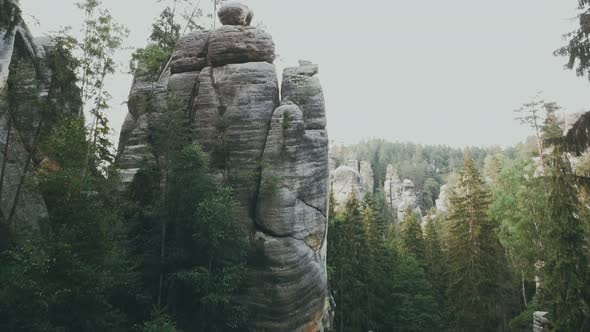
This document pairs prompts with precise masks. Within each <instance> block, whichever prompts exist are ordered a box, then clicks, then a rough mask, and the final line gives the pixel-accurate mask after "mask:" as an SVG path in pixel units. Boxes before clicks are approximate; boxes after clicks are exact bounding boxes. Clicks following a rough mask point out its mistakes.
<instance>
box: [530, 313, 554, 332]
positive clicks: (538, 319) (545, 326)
mask: <svg viewBox="0 0 590 332" xmlns="http://www.w3.org/2000/svg"><path fill="white" fill-rule="evenodd" d="M548 314H549V313H548V312H545V311H535V312H533V332H549V331H550V329H551V322H549V319H547V315H548Z"/></svg>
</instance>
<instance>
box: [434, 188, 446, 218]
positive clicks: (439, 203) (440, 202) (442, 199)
mask: <svg viewBox="0 0 590 332" xmlns="http://www.w3.org/2000/svg"><path fill="white" fill-rule="evenodd" d="M448 200H449V197H448V186H447V185H446V184H445V185H443V186H441V187H440V193H439V194H438V198H437V199H436V202H435V203H436V212H437V213H444V212H447V211H448V206H449V201H448Z"/></svg>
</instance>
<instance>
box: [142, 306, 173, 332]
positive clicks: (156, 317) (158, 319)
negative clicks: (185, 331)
mask: <svg viewBox="0 0 590 332" xmlns="http://www.w3.org/2000/svg"><path fill="white" fill-rule="evenodd" d="M142 332H176V325H175V324H174V321H173V320H172V318H171V317H170V316H169V315H168V314H166V313H165V312H164V311H163V310H155V311H154V314H153V318H152V320H150V321H147V322H144V323H143V328H142Z"/></svg>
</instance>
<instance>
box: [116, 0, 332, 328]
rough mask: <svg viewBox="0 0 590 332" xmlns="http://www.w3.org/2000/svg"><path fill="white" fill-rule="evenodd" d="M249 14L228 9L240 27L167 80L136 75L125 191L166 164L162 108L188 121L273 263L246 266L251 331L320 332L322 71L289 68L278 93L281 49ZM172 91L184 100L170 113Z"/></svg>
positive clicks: (325, 162)
mask: <svg viewBox="0 0 590 332" xmlns="http://www.w3.org/2000/svg"><path fill="white" fill-rule="evenodd" d="M246 12H247V11H246V10H242V8H241V7H240V8H238V7H235V6H234V5H233V4H232V5H230V6H229V8H226V7H222V9H221V10H220V18H221V19H222V22H223V23H224V24H235V25H226V26H223V27H220V28H218V29H217V30H215V31H212V32H202V33H198V34H192V35H189V36H185V37H183V39H182V42H181V43H179V46H178V49H177V50H176V51H175V52H174V56H173V59H172V61H171V63H170V66H169V68H168V69H167V73H168V74H166V75H163V78H162V79H161V80H160V81H159V82H157V83H155V84H152V82H149V80H147V77H146V76H145V75H142V73H141V72H139V73H137V75H136V77H135V81H134V84H133V87H132V89H131V93H130V101H129V115H128V117H127V120H126V121H125V124H124V125H123V129H122V130H121V146H120V148H119V156H118V158H117V161H118V166H119V168H120V172H121V173H122V174H124V180H125V182H126V184H129V183H130V182H131V181H133V177H134V175H135V174H136V173H137V172H138V171H139V170H141V169H143V168H145V167H151V166H154V165H155V166H157V167H159V168H160V169H161V168H162V167H165V165H163V164H162V163H161V161H159V159H158V157H157V156H156V154H155V151H154V149H153V142H152V140H151V138H150V134H151V133H152V131H153V125H154V123H155V122H156V123H157V121H158V119H159V118H160V117H161V116H162V115H163V114H165V112H170V111H174V112H181V113H180V114H185V116H186V118H187V126H191V127H190V129H191V133H192V138H193V140H194V141H195V142H197V143H199V144H200V145H201V146H202V147H203V149H204V151H205V152H207V153H208V154H209V155H210V159H211V163H212V168H213V171H214V172H215V175H217V178H219V179H220V181H222V182H224V183H226V184H229V185H231V187H232V188H233V189H234V193H235V196H236V199H237V200H238V202H239V203H240V208H241V226H242V228H243V229H244V231H246V232H248V233H249V234H250V235H251V238H253V239H255V240H256V241H260V245H261V250H259V253H258V254H259V255H261V256H262V257H260V258H261V259H260V260H257V261H263V262H265V263H264V264H262V265H260V264H258V265H256V266H251V267H250V269H249V274H250V275H249V277H248V280H249V281H248V283H249V288H250V290H249V292H248V294H247V296H245V300H244V302H245V305H246V306H248V307H249V309H251V310H252V311H253V312H255V313H256V314H255V315H253V317H252V322H251V327H252V329H254V330H262V331H315V330H317V329H318V328H319V324H320V322H321V320H322V317H323V315H324V313H325V310H326V307H327V276H326V266H325V263H326V261H325V259H326V234H327V233H326V227H327V218H326V214H327V209H328V207H327V204H328V172H329V158H328V136H327V133H326V129H325V123H326V121H325V109H324V100H323V93H322V89H321V86H320V84H319V80H318V78H317V73H318V70H317V65H313V64H311V63H308V62H302V64H301V65H300V66H298V67H293V68H287V69H285V74H284V75H283V77H284V81H283V87H282V91H281V94H282V96H279V86H278V79H277V74H276V72H275V67H274V65H273V64H272V62H273V60H274V43H273V41H272V39H271V37H270V36H269V35H268V34H266V33H264V32H262V31H261V30H258V29H256V28H253V27H247V26H244V25H247V24H243V23H249V21H248V20H249V19H251V18H248V15H250V14H247V15H246V21H243V18H244V14H245V13H246ZM222 13H223V14H222ZM222 16H223V18H222ZM203 50H207V51H206V52H204V51H203ZM152 87H154V88H155V92H156V93H155V94H154V95H150V93H151V89H152ZM167 91H168V92H172V93H173V94H174V95H175V96H177V99H178V100H179V101H180V103H179V106H177V107H175V108H174V110H169V109H168V107H167V106H166V100H165V98H163V96H165V95H166V92H167Z"/></svg>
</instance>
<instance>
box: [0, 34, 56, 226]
mask: <svg viewBox="0 0 590 332" xmlns="http://www.w3.org/2000/svg"><path fill="white" fill-rule="evenodd" d="M44 46H45V45H41V44H38V43H37V41H35V39H34V38H33V37H32V36H31V34H30V32H29V30H28V28H27V26H26V25H25V24H24V22H20V23H19V24H17V25H16V26H15V27H14V28H12V29H11V30H8V31H6V30H0V114H1V115H0V146H1V147H2V149H0V165H4V166H3V167H4V170H3V171H4V175H3V177H2V178H1V179H0V183H2V185H1V187H0V194H1V199H0V218H3V219H4V220H8V219H10V223H11V224H13V225H16V227H18V228H23V229H33V230H38V229H39V226H40V224H41V221H42V220H43V219H44V218H46V217H47V207H46V205H45V201H44V199H43V197H42V196H41V194H40V193H39V191H38V190H37V188H36V184H35V183H34V182H31V177H30V176H28V175H30V174H31V172H32V170H33V169H34V168H35V167H36V166H37V163H38V162H40V160H32V158H33V157H34V156H33V154H32V151H33V150H32V145H33V140H34V137H35V136H36V135H35V130H36V128H37V127H38V125H39V121H40V114H41V109H40V108H39V107H38V105H37V104H36V103H34V102H33V101H29V100H27V101H24V102H23V103H22V105H20V112H19V114H13V115H12V116H11V115H10V114H9V112H7V110H8V104H7V99H6V97H7V95H6V94H7V93H8V88H7V82H8V81H9V80H10V79H11V77H13V76H12V75H16V74H17V73H18V75H19V80H21V81H19V84H25V85H28V86H31V87H35V88H38V93H39V98H43V97H44V96H46V95H47V87H46V83H47V77H48V73H47V72H45V71H44V70H43V69H42V68H43V66H42V63H43V61H44V56H45V49H44ZM23 77H24V78H23ZM23 79H24V80H26V81H22V80H23ZM4 151H6V154H5V153H4ZM25 182H26V183H25ZM12 211H14V212H12ZM11 214H12V217H10V215H11Z"/></svg>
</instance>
